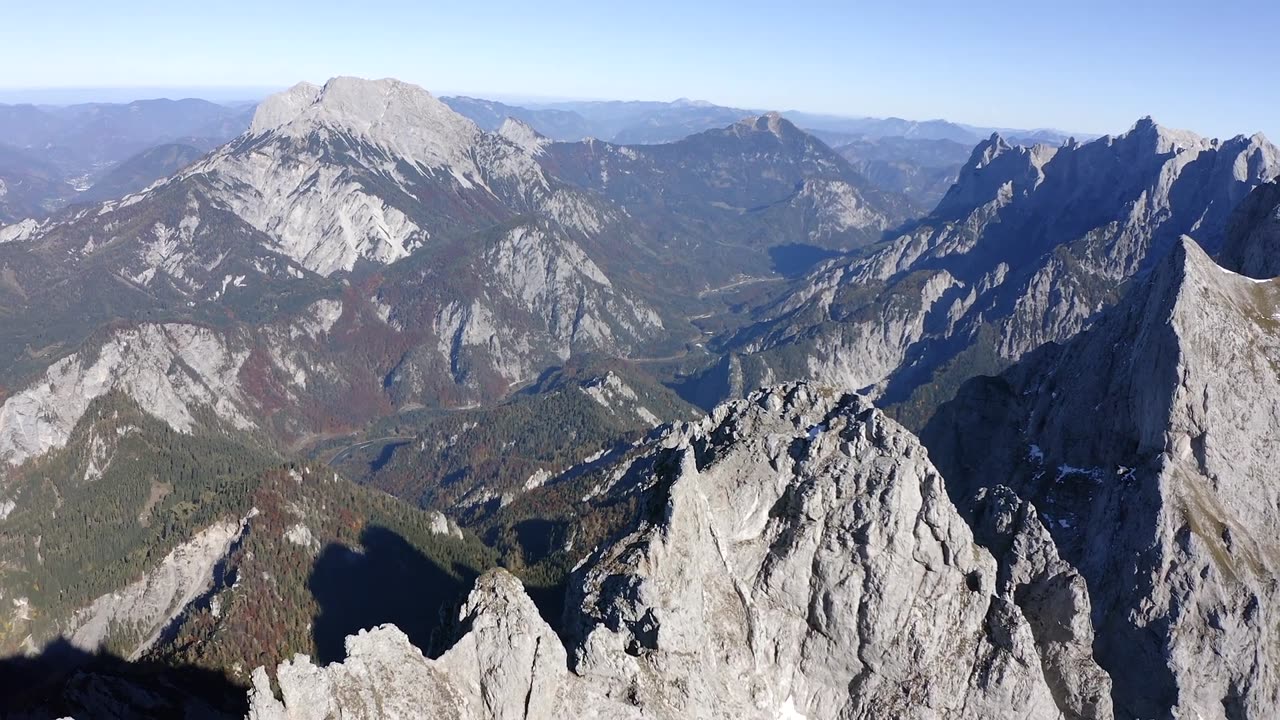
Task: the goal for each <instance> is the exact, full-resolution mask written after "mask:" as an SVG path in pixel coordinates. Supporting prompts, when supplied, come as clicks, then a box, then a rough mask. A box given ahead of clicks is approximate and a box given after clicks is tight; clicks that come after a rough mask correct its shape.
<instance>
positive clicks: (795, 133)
mask: <svg viewBox="0 0 1280 720" xmlns="http://www.w3.org/2000/svg"><path fill="white" fill-rule="evenodd" d="M734 129H736V130H738V131H739V134H741V133H742V132H744V131H745V132H756V133H769V134H771V135H773V136H774V137H776V138H778V139H779V140H788V139H794V138H796V137H803V136H805V135H806V133H805V132H804V131H803V130H801V129H800V128H798V127H796V126H795V125H794V124H793V123H792V122H791V121H790V120H787V119H786V118H784V117H782V115H781V114H779V113H776V112H768V113H765V114H763V115H757V116H755V117H747V118H743V119H742V120H739V121H738V122H737V124H736V125H735V126H734Z"/></svg>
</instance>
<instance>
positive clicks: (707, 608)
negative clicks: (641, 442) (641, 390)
mask: <svg viewBox="0 0 1280 720" xmlns="http://www.w3.org/2000/svg"><path fill="white" fill-rule="evenodd" d="M662 444H663V445H665V446H667V448H669V451H668V456H667V459H666V463H669V467H666V468H661V469H659V470H658V472H657V477H655V478H654V481H655V486H654V489H653V490H652V491H651V492H652V495H651V496H650V503H651V507H652V510H651V512H652V513H653V516H652V517H651V518H650V519H648V520H646V521H642V523H641V525H640V526H639V527H638V528H636V529H635V530H634V531H633V532H632V533H631V534H630V535H627V536H625V537H623V538H622V539H620V540H619V541H618V542H616V543H611V544H610V545H609V546H608V547H606V548H603V549H602V550H601V551H600V552H598V553H597V554H595V555H593V556H592V557H591V559H590V560H588V561H587V563H586V565H585V567H584V568H583V569H582V570H581V571H580V572H579V573H578V574H577V575H575V578H574V579H573V580H572V581H571V583H570V587H571V588H574V592H572V593H571V601H572V602H571V605H572V606H576V607H579V608H580V611H579V612H580V613H581V616H580V618H579V619H578V622H577V624H576V625H574V626H571V627H572V631H573V632H574V634H575V636H576V637H579V638H581V639H580V640H579V645H578V647H577V648H576V649H575V650H574V652H573V659H574V667H575V669H576V671H577V672H579V673H580V674H583V675H586V676H601V677H609V678H613V679H614V680H613V682H614V684H615V687H618V688H619V689H621V688H627V692H628V693H629V694H630V695H631V696H632V697H635V698H637V700H638V702H639V704H640V705H641V707H643V708H645V709H646V710H648V711H650V712H653V713H654V714H655V715H657V716H660V717H680V716H686V715H695V716H696V715H700V714H708V715H710V716H714V717H777V716H785V714H786V713H787V712H795V713H798V714H799V715H801V716H806V717H836V716H840V717H882V716H885V715H886V714H887V715H896V716H903V717H961V716H974V715H977V716H984V717H996V716H1011V717H1012V716H1021V715H1026V716H1036V717H1054V716H1057V715H1058V714H1059V712H1060V711H1059V709H1058V708H1057V706H1056V705H1055V704H1054V701H1053V698H1052V696H1051V693H1050V692H1049V690H1048V688H1047V686H1046V682H1045V679H1044V677H1043V675H1042V670H1041V667H1040V663H1039V660H1038V658H1037V656H1036V651H1035V647H1034V643H1033V640H1032V637H1031V632H1030V629H1029V627H1028V625H1027V624H1026V621H1025V620H1024V619H1023V617H1022V616H1021V615H1020V614H1019V612H1018V611H1017V609H1016V607H1015V606H1014V605H1013V604H1012V603H1011V602H1010V601H1009V600H1008V599H1007V598H1004V597H999V596H995V595H994V590H995V588H994V580H995V566H994V563H993V562H992V560H991V558H990V557H989V556H988V555H986V554H985V553H984V552H983V551H982V550H981V549H979V548H978V547H977V546H976V545H975V544H974V542H973V538H972V535H971V534H970V532H969V530H968V528H967V527H966V526H965V525H964V523H963V521H962V520H961V519H960V517H959V515H957V514H956V513H955V511H954V509H953V508H952V507H951V505H950V503H949V502H948V499H947V497H946V494H945V490H944V488H943V485H942V478H941V477H940V476H939V475H938V474H937V473H936V471H934V470H933V467H932V465H931V464H930V463H929V461H928V458H927V456H926V455H925V453H924V451H923V448H922V447H921V446H920V445H919V444H918V442H917V441H916V440H915V438H914V437H912V436H911V435H910V434H909V433H907V432H905V431H904V430H902V429H901V428H900V427H898V426H897V425H896V424H894V423H893V422H892V421H890V420H888V419H887V418H885V417H884V416H883V415H882V414H881V413H880V412H879V411H878V410H876V409H874V408H873V407H872V406H871V405H870V404H869V403H867V402H866V401H865V400H862V399H861V398H858V397H857V396H852V395H843V396H842V395H839V394H835V393H830V392H828V391H822V390H818V389H815V388H812V387H810V386H805V385H800V386H793V387H783V388H778V389H776V390H773V391H765V392H761V393H758V394H755V395H753V396H752V397H751V398H750V399H749V400H748V401H747V402H744V403H739V404H730V405H726V406H722V407H721V408H719V409H718V410H717V411H716V412H715V413H714V414H713V415H712V416H711V417H710V418H708V419H707V420H705V421H703V422H702V423H700V424H698V425H695V426H693V427H692V428H690V429H689V430H687V431H685V432H683V433H673V434H672V435H670V436H668V437H667V438H665V439H664V441H663V443H662ZM907 648H911V650H910V651H907ZM943 668H946V670H942V669H943ZM926 669H927V670H926Z"/></svg>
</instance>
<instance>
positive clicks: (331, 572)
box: [307, 526, 477, 664]
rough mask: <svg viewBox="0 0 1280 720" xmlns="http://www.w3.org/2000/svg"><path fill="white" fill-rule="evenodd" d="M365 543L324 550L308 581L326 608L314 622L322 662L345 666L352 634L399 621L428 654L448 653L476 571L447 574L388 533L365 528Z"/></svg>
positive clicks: (318, 657) (362, 539) (334, 545)
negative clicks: (348, 637) (463, 602)
mask: <svg viewBox="0 0 1280 720" xmlns="http://www.w3.org/2000/svg"><path fill="white" fill-rule="evenodd" d="M360 545H361V547H360V549H358V550H357V549H352V548H349V547H347V546H345V545H341V544H338V543H331V544H330V545H328V546H327V547H325V549H324V551H323V552H321V553H320V557H319V558H318V559H317V560H316V563H315V567H314V568H313V569H312V571H311V577H310V579H309V580H308V581H307V587H308V588H309V589H310V590H311V594H312V596H313V597H315V599H316V603H317V604H318V605H319V606H320V611H319V612H318V613H317V614H316V618H315V622H314V623H313V624H312V637H313V639H314V641H315V645H316V660H317V661H318V662H320V663H321V664H328V663H331V662H338V661H341V660H342V659H343V658H345V657H346V650H345V640H346V637H347V636H348V635H355V634H357V633H359V632H360V631H361V630H367V629H369V628H373V627H376V626H378V625H382V624H384V623H394V624H395V625H396V627H398V628H400V630H401V631H403V632H404V634H405V635H408V636H409V640H410V641H412V642H413V644H414V645H416V646H417V647H419V648H420V649H422V651H423V653H425V654H428V655H431V656H435V655H438V654H439V653H440V652H442V651H443V650H445V649H447V648H446V647H441V645H442V644H443V643H444V642H445V641H446V640H448V639H451V634H450V632H449V631H450V630H451V629H452V628H454V626H455V624H456V617H457V609H458V608H459V607H460V606H461V604H462V601H463V600H464V599H465V598H466V595H467V593H468V592H470V591H471V587H472V585H473V584H474V583H475V579H476V577H477V575H476V573H475V571H474V570H472V569H470V568H466V567H463V566H461V565H457V564H455V565H454V567H453V568H451V569H446V568H444V567H442V566H440V565H439V564H437V563H436V562H434V561H432V560H431V559H429V558H427V557H426V556H425V555H423V554H422V553H421V552H419V551H418V549H417V548H415V547H413V546H412V545H410V544H409V542H408V541H407V540H405V539H404V538H403V537H401V536H400V535H398V534H397V533H395V532H394V531H392V530H388V529H387V528H384V527H378V526H370V527H368V528H366V529H365V530H364V532H363V533H362V534H361V535H360Z"/></svg>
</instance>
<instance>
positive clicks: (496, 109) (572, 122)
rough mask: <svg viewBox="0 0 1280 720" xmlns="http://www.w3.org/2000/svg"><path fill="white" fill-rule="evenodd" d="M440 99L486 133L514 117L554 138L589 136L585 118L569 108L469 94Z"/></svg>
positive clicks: (576, 138) (573, 138)
mask: <svg viewBox="0 0 1280 720" xmlns="http://www.w3.org/2000/svg"><path fill="white" fill-rule="evenodd" d="M440 101H441V102H443V103H444V104H445V105H448V106H449V107H450V108H452V109H453V111H454V112H456V113H458V114H459V115H462V116H463V117H466V118H468V119H469V120H471V121H472V122H474V123H475V124H476V125H479V126H480V128H481V129H483V130H488V131H489V132H494V131H496V130H498V129H499V128H501V127H502V123H503V122H504V121H505V120H506V119H507V118H513V119H516V120H520V121H522V122H524V123H527V124H529V125H530V126H534V127H537V128H538V132H540V133H541V134H543V135H546V136H547V137H549V138H551V139H553V140H581V139H583V138H585V137H589V136H590V135H592V129H591V125H590V123H588V122H587V119H586V118H584V117H582V116H581V115H579V114H578V113H576V112H573V111H571V110H556V109H554V108H546V109H531V108H523V107H516V106H515V105H506V104H503V103H500V102H495V101H493V100H478V99H476V98H469V97H442V98H440Z"/></svg>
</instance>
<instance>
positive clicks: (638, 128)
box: [521, 99, 760, 144]
mask: <svg viewBox="0 0 1280 720" xmlns="http://www.w3.org/2000/svg"><path fill="white" fill-rule="evenodd" d="M536 107H544V108H552V109H557V110H563V111H569V112H573V113H575V114H577V115H578V116H580V117H582V118H584V119H585V120H586V121H587V123H588V127H589V128H590V137H594V138H597V139H601V140H608V141H611V142H616V143H632V144H639V143H643V144H652V143H664V142H672V141H675V140H679V139H681V138H684V137H687V136H689V135H693V134H695V133H699V132H702V131H704V130H712V129H715V128H720V127H724V126H725V125H730V124H732V123H735V122H737V121H738V120H741V119H743V118H745V117H748V116H752V115H759V114H760V111H758V110H742V109H738V108H728V107H722V106H719V105H713V104H711V103H706V102H700V101H693V100H684V99H681V100H676V101H675V102H653V101H621V100H610V101H587V102H566V103H554V104H549V105H545V106H542V105H540V106H536ZM521 119H524V118H521ZM531 124H533V126H534V127H535V128H537V129H538V131H539V132H543V133H544V134H547V135H551V133H548V132H546V131H545V130H543V128H542V127H540V126H539V125H538V124H537V123H531ZM575 139H581V138H575Z"/></svg>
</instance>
